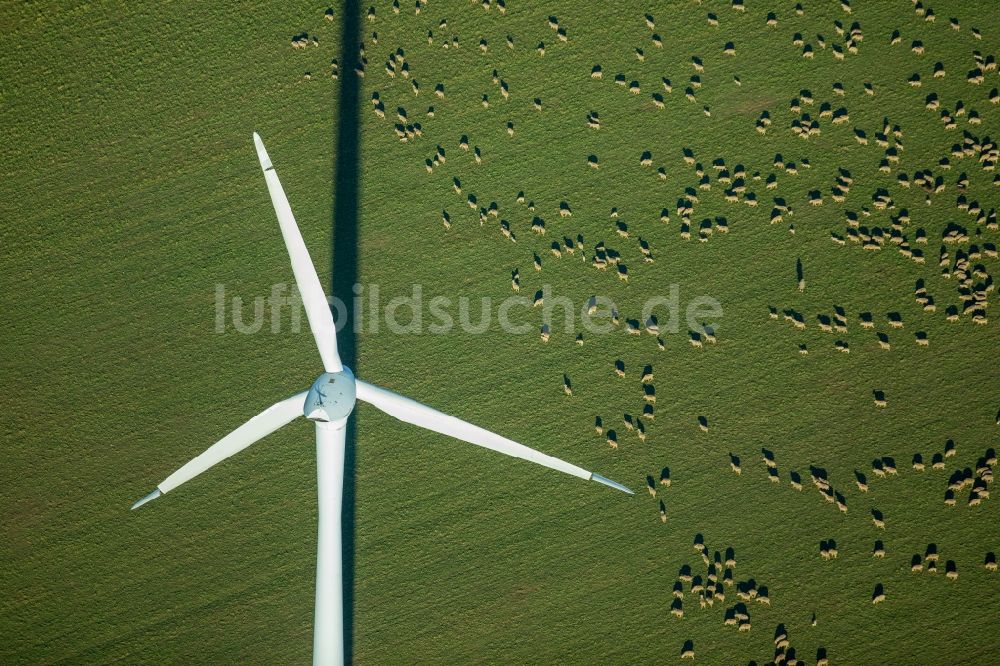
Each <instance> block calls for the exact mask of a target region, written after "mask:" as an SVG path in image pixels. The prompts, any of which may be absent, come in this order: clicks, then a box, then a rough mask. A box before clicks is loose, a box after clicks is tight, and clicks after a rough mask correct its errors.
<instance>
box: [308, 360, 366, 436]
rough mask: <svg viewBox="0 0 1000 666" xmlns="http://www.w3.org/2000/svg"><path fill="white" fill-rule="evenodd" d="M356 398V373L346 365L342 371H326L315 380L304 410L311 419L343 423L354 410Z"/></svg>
mask: <svg viewBox="0 0 1000 666" xmlns="http://www.w3.org/2000/svg"><path fill="white" fill-rule="evenodd" d="M356 399H357V394H356V389H355V385H354V373H352V372H351V369H350V368H348V367H346V366H345V367H344V369H343V370H341V371H340V372H324V373H323V374H322V375H320V376H319V378H318V379H317V380H316V381H315V382H313V385H312V388H310V389H309V395H307V396H306V402H305V406H304V408H303V410H302V411H303V413H304V414H305V417H306V418H307V419H309V420H310V421H319V422H321V423H334V424H338V425H342V424H345V423H347V417H348V416H350V414H351V412H352V411H354V403H355V400H356Z"/></svg>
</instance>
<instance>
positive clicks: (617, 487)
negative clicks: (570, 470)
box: [590, 472, 635, 495]
mask: <svg viewBox="0 0 1000 666" xmlns="http://www.w3.org/2000/svg"><path fill="white" fill-rule="evenodd" d="M590 480H591V481H597V482H598V483H603V484H604V485H606V486H608V487H609V488H614V489H615V490H620V491H622V492H623V493H625V494H626V495H635V492H633V491H632V489H631V488H628V487H627V486H623V485H622V484H620V483H618V482H617V481H612V480H611V479H609V478H607V477H604V476H601V475H600V474H594V473H593V472H591V473H590Z"/></svg>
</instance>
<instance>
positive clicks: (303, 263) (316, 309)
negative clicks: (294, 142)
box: [253, 132, 343, 372]
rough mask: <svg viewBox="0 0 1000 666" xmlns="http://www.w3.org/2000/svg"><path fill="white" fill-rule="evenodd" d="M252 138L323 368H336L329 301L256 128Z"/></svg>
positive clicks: (336, 357) (334, 337) (332, 369)
mask: <svg viewBox="0 0 1000 666" xmlns="http://www.w3.org/2000/svg"><path fill="white" fill-rule="evenodd" d="M253 142H254V145H255V146H257V157H258V158H259V159H260V168H261V169H263V170H264V179H265V180H266V181H267V191H268V192H269V193H270V194H271V203H272V204H274V212H275V214H276V215H277V216H278V224H279V225H280V226H281V235H282V237H284V239H285V247H286V248H287V249H288V256H289V258H290V259H291V260H292V272H293V273H294V274H295V283H296V284H297V285H298V286H299V294H301V295H302V304H303V305H304V306H305V309H306V318H307V319H308V320H309V328H311V329H312V332H313V337H314V338H316V346H317V347H319V355H320V356H321V357H322V358H323V368H324V369H325V370H326V371H327V372H340V371H341V370H342V369H343V365H341V362H340V355H339V354H338V353H337V329H336V327H335V326H334V324H333V315H332V314H331V313H330V302H329V301H328V300H327V299H326V293H325V292H324V291H323V287H322V286H321V285H320V283H319V278H318V277H317V276H316V267H315V266H313V262H312V259H310V258H309V250H307V249H306V244H305V242H303V240H302V234H301V233H300V232H299V227H298V225H296V224H295V217H293V216H292V208H291V206H289V205H288V198H287V197H286V196H285V191H284V190H283V189H282V188H281V182H280V181H279V180H278V174H277V172H275V170H274V167H273V166H271V158H269V157H268V156H267V150H266V149H265V148H264V142H263V141H261V140H260V136H259V135H258V134H257V133H256V132H254V134H253Z"/></svg>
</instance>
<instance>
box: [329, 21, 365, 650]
mask: <svg viewBox="0 0 1000 666" xmlns="http://www.w3.org/2000/svg"><path fill="white" fill-rule="evenodd" d="M342 6H343V14H342V16H341V18H342V27H343V32H342V34H341V40H340V50H341V53H340V72H341V74H340V78H339V79H338V81H339V82H340V95H339V100H338V108H337V110H336V111H337V113H336V117H337V125H336V129H335V130H334V136H333V142H334V155H335V157H334V174H333V176H334V178H333V252H332V255H331V256H332V261H333V266H332V271H331V274H332V283H333V284H332V285H331V289H330V293H331V294H332V295H333V296H334V297H336V298H338V299H340V302H342V303H344V304H345V305H346V307H345V309H344V312H345V315H346V321H345V322H344V323H343V326H342V327H341V326H340V322H337V323H338V328H339V329H340V332H339V333H338V335H337V346H338V349H339V351H340V358H341V360H342V361H343V363H344V365H346V366H347V367H349V368H351V369H354V368H355V367H356V361H357V340H356V336H355V333H354V312H353V311H352V307H351V305H352V303H353V298H354V292H353V287H354V284H355V283H356V282H357V281H358V219H359V217H360V205H359V194H358V189H359V174H360V162H361V160H360V146H361V128H360V118H359V108H358V101H359V96H360V94H361V77H360V76H358V74H357V73H356V71H355V69H356V67H357V66H358V63H359V61H360V54H359V51H358V44H360V43H361V4H360V3H358V2H345V3H343V5H342ZM355 433H356V428H355V415H353V414H352V415H351V417H350V420H349V421H348V424H347V437H346V439H345V442H344V445H345V447H346V450H345V452H344V503H343V508H342V515H341V519H342V521H343V548H344V553H343V576H344V588H343V589H344V662H345V663H347V664H350V663H351V662H352V661H353V655H354V542H355V525H354V520H355V466H356V460H357V453H356V450H355V445H356V438H355Z"/></svg>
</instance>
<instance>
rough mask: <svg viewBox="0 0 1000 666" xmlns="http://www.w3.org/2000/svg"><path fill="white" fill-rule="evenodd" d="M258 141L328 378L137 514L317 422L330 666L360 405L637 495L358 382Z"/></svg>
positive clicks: (323, 633) (242, 430)
mask: <svg viewBox="0 0 1000 666" xmlns="http://www.w3.org/2000/svg"><path fill="white" fill-rule="evenodd" d="M253 140H254V144H255V145H256V147H257V157H258V158H259V159H260V166H261V169H263V170H264V179H265V180H266V181H267V189H268V192H269V193H270V194H271V203H273V204H274V212H275V214H277V216H278V224H279V225H280V226H281V235H282V237H284V239H285V247H286V248H287V249H288V255H289V257H290V258H291V260H292V272H293V273H294V274H295V282H296V284H297V285H298V288H299V293H300V294H301V295H302V302H303V305H304V306H305V310H306V318H307V319H308V320H309V327H310V328H311V329H312V333H313V337H315V339H316V346H317V347H318V348H319V355H320V357H321V358H322V360H323V370H324V372H323V374H321V375H320V376H319V378H318V379H317V380H316V381H315V382H313V385H312V387H311V388H310V389H309V390H308V391H303V392H302V393H297V394H295V395H293V396H292V397H290V398H285V399H284V400H282V401H280V402H278V403H276V404H274V405H272V406H270V407H268V408H267V409H265V410H264V411H263V412H261V413H260V414H258V415H257V416H255V417H253V418H252V419H250V420H249V421H247V422H246V423H244V424H243V425H241V426H240V427H239V428H237V429H236V430H234V431H233V432H231V433H229V434H228V435H226V436H225V437H223V438H222V439H220V440H219V441H218V442H216V443H215V444H213V445H212V446H210V447H209V448H208V449H207V450H206V451H205V452H204V453H202V454H201V455H199V456H198V457H196V458H194V459H193V460H191V461H190V462H188V463H187V464H186V465H184V466H183V467H181V468H180V469H178V470H177V471H176V472H174V473H173V474H171V475H170V476H168V477H167V478H166V479H165V480H164V481H163V482H162V483H160V485H158V486H157V487H156V488H155V489H154V490H153V492H151V493H149V494H148V495H146V496H145V497H143V498H142V499H140V500H139V501H137V502H136V503H135V504H133V505H132V509H138V508H139V507H140V506H142V505H143V504H145V503H146V502H149V501H151V500H154V499H156V498H157V497H159V496H160V495H162V494H163V493H168V492H170V491H171V490H173V489H174V488H176V487H177V486H179V485H181V484H182V483H184V482H186V481H190V480H191V479H193V478H194V477H196V476H198V475H199V474H201V473H202V472H204V471H205V470H207V469H208V468H209V467H212V466H213V465H215V464H216V463H219V462H221V461H223V460H225V459H226V458H228V457H230V456H232V455H235V454H237V453H239V452H240V451H242V450H243V449H245V448H247V447H248V446H250V445H251V444H253V443H254V442H256V441H257V440H259V439H262V438H264V437H265V436H267V435H269V434H271V433H272V432H274V431H275V430H278V429H279V428H281V427H282V426H284V425H286V424H288V423H290V422H291V421H293V420H295V419H296V418H298V417H299V416H305V417H306V418H307V419H309V420H310V421H313V422H315V424H316V468H317V482H318V495H319V538H318V547H317V553H316V607H315V617H314V625H313V663H314V664H317V665H319V664H322V665H324V666H325V665H326V664H342V663H343V661H344V636H343V632H344V622H343V581H342V578H341V575H342V570H341V566H342V565H341V556H342V551H341V524H340V509H341V502H342V499H343V486H344V438H345V434H346V426H347V418H348V417H349V416H350V414H351V412H352V411H354V405H355V402H356V400H359V399H360V400H363V401H364V402H367V403H368V404H370V405H373V406H374V407H376V408H378V409H380V410H382V411H383V412H385V413H386V414H389V415H390V416H394V417H396V418H397V419H399V420H400V421H405V422H406V423H412V424H414V425H418V426H421V427H422V428H426V429H428V430H433V431H434V432H438V433H441V434H443V435H449V436H451V437H454V438H455V439H460V440H462V441H465V442H469V443H470V444H476V445H477V446H482V447H484V448H487V449H492V450H494V451H498V452H500V453H504V454H506V455H508V456H513V457H515V458H523V459H525V460H529V461H531V462H534V463H538V464H539V465H544V466H545V467H549V468H551V469H554V470H558V471H560V472H565V473H566V474H571V475H572V476H576V477H579V478H581V479H586V480H589V481H597V482H598V483H603V484H604V485H606V486H610V487H612V488H616V489H618V490H621V491H622V492H625V493H628V494H629V495H631V494H632V491H631V490H630V489H628V488H626V487H625V486H623V485H621V484H620V483H616V482H615V481H612V480H610V479H606V478H604V477H603V476H601V475H599V474H594V473H593V472H588V471H587V470H585V469H583V468H580V467H577V466H576V465H572V464H570V463H568V462H565V461H563V460H559V459H558V458H553V457H552V456H549V455H546V454H544V453H541V452H540V451H536V450H534V449H531V448H528V447H527V446H524V445H523V444H518V443H517V442H514V441H511V440H509V439H507V438H505V437H501V436H500V435H497V434H495V433H492V432H490V431H489V430H484V429H483V428H480V427H478V426H474V425H472V424H471V423H466V422H465V421H462V420H461V419H458V418H456V417H454V416H449V415H448V414H444V413H442V412H439V411H437V410H436V409H432V408H431V407H428V406H426V405H422V404H420V403H419V402H416V401H414V400H411V399H410V398H406V397H403V396H401V395H398V394H396V393H393V392H392V391H389V390H387V389H384V388H382V387H380V386H376V385H374V384H369V383H368V382H364V381H361V380H360V379H355V377H354V374H353V373H352V372H351V369H350V368H348V367H346V366H344V365H343V363H341V361H340V356H339V355H338V354H337V330H336V328H335V326H334V323H333V315H332V314H331V312H330V304H329V301H328V300H327V298H326V295H325V294H324V293H323V288H322V287H321V286H320V282H319V278H318V277H317V276H316V269H315V268H314V266H313V263H312V260H311V259H310V258H309V251H308V250H307V249H306V246H305V243H304V242H303V240H302V234H300V233H299V228H298V226H296V224H295V218H294V217H293V216H292V209H291V207H290V206H289V205H288V199H287V198H286V197H285V192H284V190H283V189H282V188H281V183H280V182H279V181H278V174H277V173H275V171H274V167H273V166H272V165H271V160H270V158H268V156H267V151H266V150H265V149H264V143H263V142H262V141H261V140H260V137H259V136H258V135H257V133H256V132H255V133H254V135H253Z"/></svg>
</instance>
